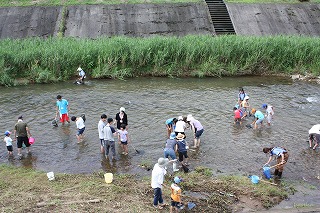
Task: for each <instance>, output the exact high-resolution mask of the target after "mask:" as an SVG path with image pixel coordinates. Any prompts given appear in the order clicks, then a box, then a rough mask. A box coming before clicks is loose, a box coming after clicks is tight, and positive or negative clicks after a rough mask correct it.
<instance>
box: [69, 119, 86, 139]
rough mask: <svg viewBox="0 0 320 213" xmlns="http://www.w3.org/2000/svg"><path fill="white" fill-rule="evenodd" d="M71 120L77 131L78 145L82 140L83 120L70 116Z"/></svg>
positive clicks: (84, 127)
mask: <svg viewBox="0 0 320 213" xmlns="http://www.w3.org/2000/svg"><path fill="white" fill-rule="evenodd" d="M71 120H72V121H75V122H76V125H77V129H78V132H77V134H76V136H77V139H78V143H80V142H81V140H82V139H83V132H84V130H85V129H86V126H85V125H84V120H83V118H82V117H76V116H72V117H71Z"/></svg>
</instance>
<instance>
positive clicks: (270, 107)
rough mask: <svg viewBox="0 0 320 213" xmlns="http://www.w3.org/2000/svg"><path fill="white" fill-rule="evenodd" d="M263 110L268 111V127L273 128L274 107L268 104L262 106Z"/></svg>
mask: <svg viewBox="0 0 320 213" xmlns="http://www.w3.org/2000/svg"><path fill="white" fill-rule="evenodd" d="M262 109H265V110H266V118H267V124H268V126H271V121H272V117H273V115H274V111H273V106H271V105H268V104H262Z"/></svg>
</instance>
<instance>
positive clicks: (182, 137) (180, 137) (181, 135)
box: [176, 133, 184, 140]
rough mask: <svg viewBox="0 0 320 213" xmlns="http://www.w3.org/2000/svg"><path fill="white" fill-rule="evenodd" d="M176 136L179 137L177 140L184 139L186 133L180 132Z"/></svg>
mask: <svg viewBox="0 0 320 213" xmlns="http://www.w3.org/2000/svg"><path fill="white" fill-rule="evenodd" d="M176 138H177V140H183V139H184V134H181V133H178V135H177V136H176Z"/></svg>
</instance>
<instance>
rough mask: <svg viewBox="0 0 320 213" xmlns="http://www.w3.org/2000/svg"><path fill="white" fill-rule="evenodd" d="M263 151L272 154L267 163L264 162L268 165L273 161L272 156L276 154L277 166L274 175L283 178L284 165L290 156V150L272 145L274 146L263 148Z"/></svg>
mask: <svg viewBox="0 0 320 213" xmlns="http://www.w3.org/2000/svg"><path fill="white" fill-rule="evenodd" d="M262 151H263V152H264V153H266V154H268V153H269V154H270V157H269V160H268V161H267V163H265V164H264V166H267V165H268V164H269V163H270V162H271V160H272V157H273V156H276V159H277V166H276V169H275V171H274V175H275V177H277V178H281V176H282V172H283V169H284V165H285V164H286V163H287V161H288V158H289V154H288V151H287V150H286V149H285V148H282V147H272V148H267V147H265V148H263V149H262Z"/></svg>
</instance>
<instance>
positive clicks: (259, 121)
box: [251, 108, 264, 129]
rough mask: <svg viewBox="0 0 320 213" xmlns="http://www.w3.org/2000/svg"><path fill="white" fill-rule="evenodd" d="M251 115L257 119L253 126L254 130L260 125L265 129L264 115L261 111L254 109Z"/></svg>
mask: <svg viewBox="0 0 320 213" xmlns="http://www.w3.org/2000/svg"><path fill="white" fill-rule="evenodd" d="M251 114H253V115H254V117H255V120H254V121H253V123H252V124H251V125H254V127H253V128H254V129H256V128H258V124H261V127H263V120H264V114H263V113H262V112H261V111H260V110H256V109H255V108H252V110H251Z"/></svg>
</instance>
